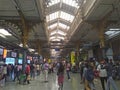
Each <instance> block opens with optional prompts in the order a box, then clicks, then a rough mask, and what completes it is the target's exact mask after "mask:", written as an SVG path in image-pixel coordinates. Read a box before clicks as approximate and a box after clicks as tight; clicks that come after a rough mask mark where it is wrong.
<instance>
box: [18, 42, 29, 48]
mask: <svg viewBox="0 0 120 90" xmlns="http://www.w3.org/2000/svg"><path fill="white" fill-rule="evenodd" d="M19 46H20V47H23V44H22V43H20V44H19ZM26 47H27V48H28V45H26Z"/></svg>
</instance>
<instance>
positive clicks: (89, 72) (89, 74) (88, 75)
mask: <svg viewBox="0 0 120 90" xmlns="http://www.w3.org/2000/svg"><path fill="white" fill-rule="evenodd" d="M86 79H87V80H88V81H92V80H93V79H94V72H93V70H92V69H87V71H86Z"/></svg>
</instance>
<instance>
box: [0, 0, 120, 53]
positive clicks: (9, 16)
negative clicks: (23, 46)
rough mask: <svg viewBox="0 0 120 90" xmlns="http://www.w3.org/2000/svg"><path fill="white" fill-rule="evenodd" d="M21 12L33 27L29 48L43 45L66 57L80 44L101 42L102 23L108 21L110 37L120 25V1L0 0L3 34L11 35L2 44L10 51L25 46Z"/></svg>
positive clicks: (30, 26) (106, 28) (49, 50)
mask: <svg viewBox="0 0 120 90" xmlns="http://www.w3.org/2000/svg"><path fill="white" fill-rule="evenodd" d="M19 11H20V12H21V13H22V16H24V19H25V22H26V23H27V25H28V27H29V38H28V43H27V44H28V47H29V48H33V49H35V50H36V51H37V49H38V46H40V47H41V51H42V52H45V53H46V52H47V53H51V55H60V54H61V53H62V55H66V54H64V53H67V52H68V51H71V50H72V49H73V48H75V46H76V43H77V42H80V43H81V44H82V45H83V44H86V43H92V44H94V43H96V42H99V33H98V31H99V29H98V28H96V27H97V24H98V23H100V22H102V21H106V27H105V32H106V33H105V35H106V37H108V36H109V35H108V34H110V33H111V32H113V31H110V32H107V31H109V30H110V29H111V28H117V29H118V28H119V26H120V13H119V12H120V1H119V0H0V30H1V31H0V32H3V31H2V29H5V30H6V31H8V33H10V34H11V35H9V36H5V35H4V34H3V33H2V34H0V39H1V40H0V43H1V45H3V46H6V47H8V48H13V47H14V48H19V44H20V43H21V37H22V32H23V24H22V23H21V20H22V19H21V15H20V13H19ZM118 31H119V30H118ZM2 35H3V36H2ZM11 43H13V44H14V46H13V45H11ZM10 46H11V47H10ZM56 48H57V49H58V48H59V49H60V50H59V52H57V53H56V52H55V50H54V49H56Z"/></svg>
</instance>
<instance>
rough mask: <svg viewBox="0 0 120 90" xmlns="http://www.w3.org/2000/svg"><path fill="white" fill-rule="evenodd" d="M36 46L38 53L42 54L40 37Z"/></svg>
mask: <svg viewBox="0 0 120 90" xmlns="http://www.w3.org/2000/svg"><path fill="white" fill-rule="evenodd" d="M36 47H37V52H38V54H39V55H41V44H40V40H39V39H37V40H36Z"/></svg>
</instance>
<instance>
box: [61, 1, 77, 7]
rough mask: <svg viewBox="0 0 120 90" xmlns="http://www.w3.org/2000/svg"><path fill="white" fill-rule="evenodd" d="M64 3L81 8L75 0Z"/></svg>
mask: <svg viewBox="0 0 120 90" xmlns="http://www.w3.org/2000/svg"><path fill="white" fill-rule="evenodd" d="M63 3H65V4H68V5H70V6H72V7H76V8H79V5H78V3H77V2H76V1H75V0H63Z"/></svg>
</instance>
